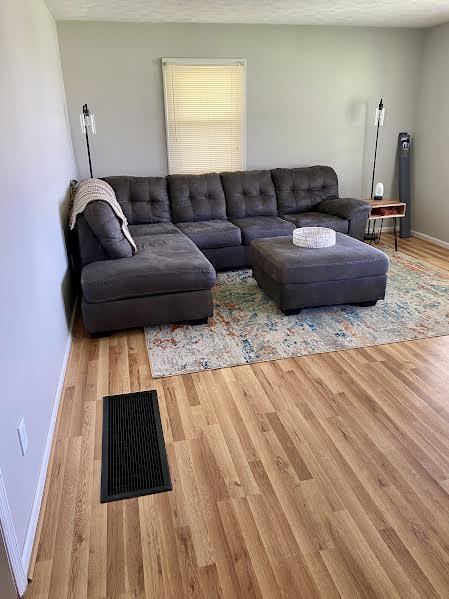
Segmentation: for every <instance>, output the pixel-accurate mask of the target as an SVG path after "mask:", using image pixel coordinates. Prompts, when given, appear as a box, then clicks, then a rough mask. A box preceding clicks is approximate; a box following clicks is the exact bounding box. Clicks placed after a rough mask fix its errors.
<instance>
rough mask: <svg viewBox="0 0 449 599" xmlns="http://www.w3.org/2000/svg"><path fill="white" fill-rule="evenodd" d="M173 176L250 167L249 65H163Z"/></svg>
mask: <svg viewBox="0 0 449 599" xmlns="http://www.w3.org/2000/svg"><path fill="white" fill-rule="evenodd" d="M162 68H163V75H164V94H165V114H166V128H167V153H168V170H169V173H207V172H212V171H216V172H220V171H228V170H229V171H232V170H241V169H244V168H245V61H244V60H229V61H226V60H219V61H218V60H217V61H213V60H210V61H181V60H174V59H172V60H168V59H163V61H162Z"/></svg>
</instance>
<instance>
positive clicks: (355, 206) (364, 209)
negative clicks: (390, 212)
mask: <svg viewBox="0 0 449 599" xmlns="http://www.w3.org/2000/svg"><path fill="white" fill-rule="evenodd" d="M318 210H319V211H320V212H324V213H326V214H333V215H334V216H339V217H340V218H346V219H347V220H348V221H349V231H348V234H349V235H350V236H351V237H355V238H356V239H360V240H363V238H364V236H365V227H366V222H367V220H368V216H369V213H370V210H371V205H370V204H369V203H368V202H365V201H364V200H357V199H355V198H336V199H333V200H324V202H321V204H320V205H319V206H318Z"/></svg>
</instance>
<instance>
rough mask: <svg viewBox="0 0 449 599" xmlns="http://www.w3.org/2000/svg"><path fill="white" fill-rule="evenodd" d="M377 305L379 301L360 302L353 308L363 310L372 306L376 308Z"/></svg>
mask: <svg viewBox="0 0 449 599" xmlns="http://www.w3.org/2000/svg"><path fill="white" fill-rule="evenodd" d="M376 304H377V300H374V301H372V302H359V303H357V304H353V306H360V307H361V308H370V307H372V306H375V305H376Z"/></svg>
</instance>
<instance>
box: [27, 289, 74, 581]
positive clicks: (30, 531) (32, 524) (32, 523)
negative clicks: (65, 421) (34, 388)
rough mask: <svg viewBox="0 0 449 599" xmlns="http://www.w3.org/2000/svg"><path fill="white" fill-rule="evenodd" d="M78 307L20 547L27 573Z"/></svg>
mask: <svg viewBox="0 0 449 599" xmlns="http://www.w3.org/2000/svg"><path fill="white" fill-rule="evenodd" d="M77 308H78V297H76V298H75V301H74V304H73V309H72V314H71V317H70V324H69V334H68V338H67V344H66V347H65V352H64V359H63V361H62V366H61V371H60V373H59V380H58V387H57V389H56V393H55V399H54V402H53V408H52V412H51V418H50V423H49V426H48V433H47V439H46V442H45V448H44V454H43V456H42V462H41V468H40V471H39V478H38V481H37V487H36V492H35V495H34V501H33V507H32V509H31V515H30V519H29V521H28V527H27V531H26V535H25V542H24V545H23V549H22V568H23V570H24V571H25V572H26V573H27V578H28V568H29V565H30V560H31V554H32V551H33V544H34V537H35V535H36V529H37V524H38V521H39V513H40V509H41V503H42V496H43V493H44V489H45V481H46V478H47V469H48V461H49V459H50V453H51V447H52V444H53V435H54V432H55V425H56V419H57V416H58V410H59V404H60V402H61V397H62V391H63V386H64V378H65V372H66V369H67V363H68V360H69V355H70V349H71V347H72V338H73V337H72V334H73V326H74V323H75V316H76V310H77Z"/></svg>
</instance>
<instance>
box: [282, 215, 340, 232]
mask: <svg viewBox="0 0 449 599" xmlns="http://www.w3.org/2000/svg"><path fill="white" fill-rule="evenodd" d="M282 218H283V219H284V220H287V221H289V222H291V223H293V224H294V225H295V227H327V228H328V229H333V230H334V231H337V232H338V233H347V232H348V230H349V221H348V220H347V219H346V218H340V217H339V216H334V215H333V214H325V213H324V212H300V213H299V214H284V215H283V216H282Z"/></svg>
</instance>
